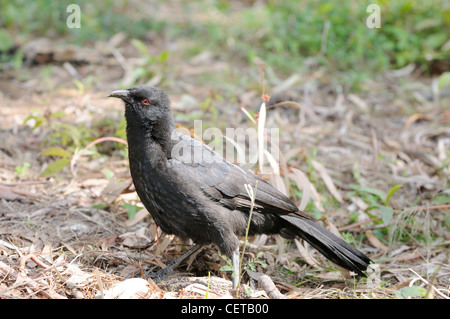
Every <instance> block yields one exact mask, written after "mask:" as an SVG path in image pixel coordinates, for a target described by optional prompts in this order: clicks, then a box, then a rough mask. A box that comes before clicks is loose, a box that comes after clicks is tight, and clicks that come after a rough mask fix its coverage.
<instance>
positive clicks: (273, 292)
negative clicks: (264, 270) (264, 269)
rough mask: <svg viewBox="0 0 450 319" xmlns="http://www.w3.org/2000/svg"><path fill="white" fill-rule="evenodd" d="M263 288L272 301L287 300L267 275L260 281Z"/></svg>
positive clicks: (262, 276) (260, 278)
mask: <svg viewBox="0 0 450 319" xmlns="http://www.w3.org/2000/svg"><path fill="white" fill-rule="evenodd" d="M258 282H259V284H260V285H261V287H262V288H263V289H264V291H265V292H266V293H267V295H268V296H269V298H270V299H287V297H286V296H285V295H283V294H282V293H281V292H280V291H279V290H278V289H277V287H276V286H275V284H274V283H273V281H272V279H271V278H270V277H269V276H267V275H261V277H259V280H258Z"/></svg>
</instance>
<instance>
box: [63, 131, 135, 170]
mask: <svg viewBox="0 0 450 319" xmlns="http://www.w3.org/2000/svg"><path fill="white" fill-rule="evenodd" d="M104 141H113V142H118V143H122V144H125V145H127V146H128V143H127V141H125V140H123V139H121V138H118V137H114V136H107V137H101V138H99V139H96V140H95V141H93V142H91V143H89V144H88V145H87V146H86V147H85V148H83V149H82V150H81V151H79V152H78V153H76V154H74V156H73V158H72V160H71V161H70V171H71V172H72V175H73V176H74V177H76V176H77V175H76V173H75V162H76V161H77V160H78V157H80V154H82V153H83V152H84V151H86V150H88V149H89V148H91V147H92V146H94V145H95V144H98V143H101V142H104Z"/></svg>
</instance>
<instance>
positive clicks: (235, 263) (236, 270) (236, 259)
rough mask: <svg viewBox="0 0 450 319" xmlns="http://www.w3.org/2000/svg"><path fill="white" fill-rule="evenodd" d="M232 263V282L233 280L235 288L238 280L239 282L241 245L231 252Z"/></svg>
mask: <svg viewBox="0 0 450 319" xmlns="http://www.w3.org/2000/svg"><path fill="white" fill-rule="evenodd" d="M231 265H232V266H233V270H234V272H233V275H232V282H233V289H236V288H237V285H238V282H239V275H240V274H239V270H240V269H239V247H238V248H237V249H236V250H235V251H233V252H232V254H231Z"/></svg>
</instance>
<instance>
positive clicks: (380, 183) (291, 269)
mask: <svg viewBox="0 0 450 319" xmlns="http://www.w3.org/2000/svg"><path fill="white" fill-rule="evenodd" d="M111 41H113V39H112V40H111ZM118 43H119V44H120V45H119V44H114V43H113V44H111V45H110V46H105V50H104V51H99V52H89V55H84V53H83V52H77V50H78V48H77V47H70V50H71V54H73V55H72V57H75V58H76V59H77V61H79V60H80V59H81V60H83V59H84V57H86V59H87V61H85V62H83V63H81V64H76V65H75V67H74V66H73V65H71V66H72V68H75V71H76V73H74V72H73V70H72V68H70V67H68V65H67V64H65V66H64V63H71V61H72V62H73V60H71V61H66V60H65V59H67V58H66V56H68V54H65V53H64V51H63V52H59V53H58V54H57V55H55V56H57V57H58V59H60V60H58V63H60V65H58V64H55V65H54V66H53V68H54V69H55V70H59V71H60V72H55V74H58V75H59V78H54V79H52V80H50V82H49V83H47V85H48V87H45V86H43V83H38V82H36V81H35V82H29V83H28V85H29V86H30V88H31V90H32V91H33V96H32V97H31V99H32V101H31V102H32V104H33V105H34V106H35V107H36V108H40V109H42V110H45V111H46V112H57V111H62V112H65V113H66V114H67V115H69V116H71V117H72V118H78V119H80V118H83V121H86V122H91V121H94V119H95V118H96V119H98V118H99V117H102V116H107V115H110V114H111V112H112V111H117V112H118V114H120V106H119V105H115V104H113V103H112V102H111V101H110V100H108V99H106V98H105V97H104V96H105V95H106V92H107V91H108V90H110V89H114V88H117V87H118V86H119V84H120V83H121V77H122V76H123V74H124V72H125V73H126V74H129V73H127V72H131V71H130V70H131V69H132V68H133V66H134V65H133V63H135V60H133V57H132V56H129V52H130V49H129V46H130V45H128V47H127V46H126V45H125V44H124V43H123V41H118ZM30 45H32V44H30ZM49 47H50V48H52V45H50V46H49ZM108 48H109V50H110V51H109V52H108ZM30 50H31V49H30ZM59 50H61V49H59ZM111 52H112V53H111ZM105 56H107V57H108V59H106V60H104V59H103V57H105ZM30 57H31V58H32V56H31V55H30ZM101 60H104V63H100V62H99V61H101ZM214 63H217V68H214V67H213V66H212V65H214ZM92 64H94V65H96V67H98V68H101V70H102V71H103V72H105V74H106V75H107V76H105V80H104V82H100V80H99V81H98V82H97V83H96V88H85V89H84V90H76V89H73V85H72V83H73V79H74V77H78V76H79V75H80V74H85V72H87V73H89V72H91V70H92V68H91V65H92ZM43 67H45V63H41V64H39V63H37V65H35V66H32V67H31V66H30V67H29V71H30V72H32V73H33V74H36V76H38V74H39V72H41V70H42V68H43ZM227 67H229V66H228V65H227V63H226V62H224V61H215V60H214V56H211V54H210V53H208V52H204V54H203V55H202V54H199V55H198V56H197V59H195V64H191V65H183V64H182V63H180V65H179V67H178V68H179V70H178V71H179V72H178V74H183V78H182V79H180V78H178V77H177V75H176V74H177V72H174V75H173V78H169V79H170V80H172V81H173V83H175V82H176V81H177V82H178V83H179V84H180V87H183V85H184V86H185V87H190V88H192V90H190V91H189V92H190V93H189V94H192V95H194V94H197V95H195V98H194V100H201V99H202V98H206V97H208V96H207V95H205V94H204V93H202V92H207V90H205V88H204V87H202V86H201V85H200V84H198V86H193V84H192V83H196V81H195V79H196V78H197V77H198V76H199V75H202V74H204V73H206V74H207V73H210V72H211V71H210V70H216V69H224V68H227ZM69 70H72V71H70V72H69ZM124 70H125V71H124ZM193 70H194V71H195V72H194V71H193ZM212 72H215V71H212ZM5 76H6V75H5ZM52 81H58V82H59V83H61V84H60V86H61V87H62V88H63V89H61V90H59V91H51V88H52V87H54V85H55V83H56V82H52ZM272 81H273V80H272ZM315 81H317V79H310V78H306V77H303V76H302V75H295V76H294V77H293V78H292V79H289V78H288V79H286V80H285V81H282V80H280V82H279V83H270V82H269V83H270V84H269V85H268V84H267V81H266V91H267V92H268V93H271V92H270V85H272V87H274V88H276V90H275V93H276V95H274V96H272V98H271V100H270V101H268V102H266V103H267V104H266V107H265V108H264V109H263V112H265V113H264V114H261V115H262V120H263V121H264V122H263V123H261V122H258V121H256V120H249V118H248V117H251V116H252V115H251V114H250V113H249V111H251V110H252V111H255V112H258V110H259V111H260V110H261V108H260V105H261V104H258V103H257V101H255V100H254V99H252V98H249V97H256V96H258V94H255V93H254V92H252V90H249V91H247V92H245V91H241V92H238V93H236V94H237V96H236V98H237V99H238V100H239V101H242V104H241V105H235V106H234V107H235V110H236V113H239V112H240V115H239V116H237V115H236V116H235V117H233V119H234V118H240V121H241V122H240V123H245V124H244V125H247V126H254V127H255V126H256V125H263V126H265V127H278V128H281V130H280V141H279V145H276V147H279V149H280V153H281V155H282V156H283V160H280V162H279V163H276V162H274V161H273V159H271V163H270V164H271V166H272V167H275V172H276V174H274V175H273V176H272V177H271V180H272V182H273V184H274V185H275V186H276V187H277V188H279V189H280V190H281V191H283V192H285V193H287V194H289V195H291V197H293V198H294V200H295V201H296V202H297V204H298V206H299V207H300V208H301V209H313V210H316V212H315V214H318V215H319V216H320V217H325V216H326V224H328V226H329V227H330V228H332V229H337V230H340V231H343V230H344V231H345V234H346V235H348V236H349V238H347V239H350V240H352V241H353V243H354V244H355V245H357V246H358V248H359V249H361V250H362V251H363V252H365V253H366V254H367V255H369V256H370V257H371V258H372V259H373V260H375V261H376V264H375V265H373V266H372V269H371V270H370V272H369V274H368V278H367V279H364V280H361V281H360V282H356V281H354V280H353V279H351V278H348V275H345V276H344V275H343V274H342V273H340V272H339V271H337V270H336V268H335V267H334V266H333V265H332V264H330V263H329V262H327V261H326V260H324V259H323V258H322V257H321V256H320V255H319V254H318V253H317V252H316V251H314V250H313V249H311V248H310V247H309V245H308V244H306V243H302V242H300V241H294V242H286V241H284V240H282V239H280V237H278V236H265V235H264V236H257V237H253V238H250V241H249V243H248V246H247V247H248V249H247V253H246V262H249V263H250V262H251V261H252V260H253V261H254V260H255V258H256V256H257V253H258V252H261V251H262V252H264V253H263V254H262V257H260V258H262V259H263V260H264V263H265V264H266V267H265V268H263V267H262V266H261V264H260V263H254V265H253V266H254V270H249V274H250V271H252V273H251V274H250V275H246V276H244V278H243V279H244V281H243V283H244V284H243V287H242V291H243V292H242V293H240V297H241V298H268V297H269V295H271V296H274V295H277V293H276V292H274V290H273V286H272V285H271V284H272V283H274V284H275V285H276V288H277V289H278V290H279V292H281V293H282V294H283V295H284V296H287V297H289V298H363V299H364V298H423V297H428V298H449V295H450V291H449V287H450V279H449V278H450V276H449V274H450V267H449V251H448V245H449V240H450V234H449V229H448V220H449V214H448V213H449V210H450V202H449V200H448V199H449V197H450V194H449V192H448V189H446V187H448V185H449V182H450V180H449V176H450V171H449V170H450V168H449V163H450V159H449V156H450V152H449V148H450V125H449V119H448V117H445V116H443V115H444V112H448V110H444V106H445V105H449V103H448V102H449V98H448V97H447V98H445V97H443V98H442V99H441V100H440V101H439V102H436V101H430V100H427V99H421V100H417V101H414V102H411V100H410V99H409V97H407V96H406V92H403V91H402V90H401V89H400V88H399V85H400V84H398V83H399V82H394V81H393V80H392V79H391V80H390V81H386V83H384V84H377V85H378V86H379V87H381V88H382V89H384V90H386V91H389V92H391V93H390V94H389V95H384V96H383V95H381V96H380V94H379V93H377V92H373V93H371V92H370V91H367V92H364V93H361V94H358V95H357V94H348V95H345V94H343V93H337V94H330V93H329V92H330V91H332V88H331V87H330V86H327V84H324V85H322V86H319V85H317V83H316V82H315ZM187 83H189V85H188V84H187ZM6 86H7V87H6ZM10 87H11V84H7V85H6V84H5V82H4V81H0V99H1V101H2V102H3V103H2V105H4V107H2V109H1V110H0V115H1V120H0V121H1V127H2V130H1V131H0V140H1V141H2V142H1V144H0V221H1V222H0V298H52V299H59V298H206V296H208V298H231V294H230V286H231V284H230V282H229V280H225V279H229V278H230V274H229V273H227V272H224V271H220V268H221V267H222V266H223V265H224V261H223V260H222V258H221V257H220V256H219V255H218V253H217V250H216V248H215V247H206V248H205V249H204V250H203V251H202V252H201V253H199V254H198V256H197V257H196V258H195V260H191V261H190V263H189V264H188V265H186V266H184V268H183V267H181V269H180V272H181V274H185V275H189V276H187V277H185V276H180V274H178V275H176V276H174V277H173V278H169V279H168V280H166V281H164V282H162V283H159V284H155V283H154V282H153V281H152V280H151V279H149V280H148V281H147V280H144V279H143V274H144V273H147V272H152V271H157V270H159V269H160V268H162V267H164V266H165V265H167V264H168V263H170V261H172V260H174V259H175V258H176V257H177V256H178V255H179V254H180V253H181V252H182V251H183V250H184V249H186V247H188V245H190V244H191V243H189V242H182V241H180V240H179V239H177V238H175V237H173V236H167V235H164V234H161V232H160V231H159V229H158V228H157V227H156V225H155V224H154V223H153V221H152V219H151V218H150V217H149V216H148V214H147V213H146V211H145V210H144V209H142V210H138V211H137V212H136V214H135V215H134V217H133V218H131V219H130V218H129V216H128V212H127V211H126V209H125V208H124V207H123V203H130V204H132V205H136V206H137V207H139V205H141V204H140V202H139V200H138V198H137V195H136V194H135V192H134V189H133V186H132V183H131V179H130V177H129V175H128V170H127V162H126V160H125V159H124V158H123V157H122V156H118V155H112V156H110V157H108V158H107V159H106V160H105V159H104V157H103V159H100V160H99V159H95V160H94V158H93V157H91V156H90V154H82V153H80V154H78V155H77V162H76V173H77V176H76V178H75V177H74V175H73V174H72V173H71V172H70V170H69V169H67V168H66V169H64V170H62V171H61V174H57V175H54V176H51V177H40V176H39V175H40V174H41V173H42V171H44V170H45V168H46V167H48V164H49V157H48V156H47V157H46V156H43V155H45V154H42V153H41V154H39V153H40V152H41V149H40V145H41V143H42V142H43V138H42V136H44V135H46V134H48V133H47V132H46V128H45V127H40V128H38V129H36V130H33V131H32V130H31V129H30V125H31V124H30V125H28V124H27V125H25V126H23V125H22V123H23V121H24V120H25V119H26V117H27V116H28V115H29V113H28V109H26V108H24V107H23V105H28V104H29V103H30V101H24V100H23V98H22V97H21V96H22V95H23V94H15V92H22V93H23V92H24V91H21V90H23V89H21V88H20V86H17V87H15V88H14V89H15V90H13V91H10V90H9V89H10ZM97 92H99V93H98V94H97ZM327 92H328V93H327ZM202 94H203V95H202ZM171 96H172V99H173V101H174V108H175V109H179V108H180V107H181V106H180V105H181V104H179V103H181V101H182V99H181V94H180V92H179V91H177V90H174V91H173V93H171ZM283 96H288V97H289V100H291V101H293V102H292V103H287V104H286V105H277V106H275V107H272V106H271V105H275V104H276V101H277V99H281V100H283V99H284V98H283ZM191 97H193V96H191ZM271 101H275V102H273V103H272V102H271ZM48 102H51V103H48ZM249 103H256V104H258V106H257V107H256V108H255V104H249ZM271 103H272V104H271ZM405 103H406V104H407V105H406V106H405ZM49 105H50V106H49ZM296 105H301V107H297V106H296ZM396 105H402V109H405V108H406V109H407V110H406V111H403V112H402V111H401V110H393V109H392V108H393V107H395V106H396ZM16 106H19V107H16ZM217 108H218V111H219V112H223V113H224V114H226V111H224V110H221V109H220V108H221V104H220V103H218V106H217ZM241 109H242V110H245V112H241V111H240V110H241ZM93 110H95V111H93ZM181 111H182V112H186V113H188V112H189V111H190V110H189V109H185V110H183V109H181ZM445 114H447V113H445ZM206 115H207V114H206ZM259 120H261V118H260V119H259ZM187 125H189V124H187ZM226 125H227V126H228V127H234V126H236V122H232V119H231V118H230V122H228V123H226ZM260 132H262V130H260ZM100 137H104V136H99V138H100ZM262 138H264V137H263V136H262V135H260V136H259V139H260V142H261V141H262ZM312 150H314V151H312ZM46 152H50V153H48V154H50V155H53V156H55V155H60V156H61V155H62V156H63V158H66V157H68V156H69V155H70V154H68V153H67V152H66V151H65V150H64V149H57V148H53V149H47V151H46ZM264 155H265V154H264V153H260V154H259V155H258V156H260V157H264ZM266 156H267V154H266ZM308 161H309V162H308ZM24 162H28V163H30V167H29V169H28V171H27V172H26V175H24V176H22V177H20V176H18V173H17V170H16V169H15V168H16V167H17V166H18V165H21V164H22V163H24ZM308 163H309V164H308ZM72 167H73V166H72ZM104 168H107V169H108V170H110V171H112V172H114V176H115V178H112V179H108V178H107V177H106V176H105V174H102V173H101V172H102V170H103V169H104ZM72 171H73V169H72ZM351 184H356V185H358V187H356V188H354V187H353V188H352V187H350V185H351ZM397 185H401V187H397ZM393 187H397V188H395V189H394V190H393ZM370 189H372V190H377V191H378V192H379V193H378V194H384V195H383V196H384V201H383V200H382V198H380V196H378V195H377V194H376V192H373V191H370ZM390 191H391V192H390ZM299 192H300V193H301V194H302V198H299V197H298V196H297V194H299ZM388 194H389V199H388V198H387V196H388ZM382 207H390V208H392V214H390V215H389V218H388V219H386V216H387V215H386V211H384V213H385V214H384V215H382V214H381V212H382V211H383V209H382ZM141 208H142V207H141ZM446 223H447V224H446ZM445 225H447V226H445ZM361 236H363V237H364V238H362V239H361V238H360V237H361ZM209 274H210V275H209ZM258 274H259V275H258ZM261 274H264V276H266V277H269V278H270V280H271V282H269V283H268V284H267V286H268V287H269V286H270V289H269V288H268V289H269V290H270V293H267V292H264V289H263V288H261V285H264V283H262V284H261V283H260V284H258V279H255V278H261ZM264 278H265V277H264Z"/></svg>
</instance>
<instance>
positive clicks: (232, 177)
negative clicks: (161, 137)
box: [168, 134, 298, 214]
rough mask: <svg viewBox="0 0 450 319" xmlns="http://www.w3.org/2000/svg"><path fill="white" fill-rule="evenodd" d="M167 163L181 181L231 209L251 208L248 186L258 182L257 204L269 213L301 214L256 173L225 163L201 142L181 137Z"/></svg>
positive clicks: (179, 136) (289, 201)
mask: <svg viewBox="0 0 450 319" xmlns="http://www.w3.org/2000/svg"><path fill="white" fill-rule="evenodd" d="M177 138H178V141H177V143H176V144H175V146H174V147H173V149H172V157H171V158H170V159H169V161H168V165H169V168H170V169H171V170H173V171H175V172H177V173H178V174H177V175H178V178H181V179H183V180H184V181H186V182H187V183H191V184H195V186H196V187H198V188H200V189H201V190H202V191H203V192H204V193H205V194H206V195H207V196H208V197H210V198H211V199H213V200H216V201H219V202H221V203H222V204H223V205H224V206H226V207H228V208H230V209H238V208H239V207H250V206H251V199H250V196H249V194H248V192H247V189H246V187H245V184H249V185H250V186H251V187H252V188H253V189H254V188H255V185H256V181H258V185H257V190H256V196H255V205H256V207H260V208H264V210H268V211H270V212H274V213H279V214H288V213H293V212H296V211H298V209H297V207H296V206H295V205H294V203H293V202H292V201H291V200H290V199H289V198H287V197H286V196H285V195H284V194H282V193H281V192H280V191H278V190H277V189H275V188H274V187H273V186H272V185H270V184H269V183H267V182H266V181H265V180H263V179H261V178H260V177H258V176H257V175H255V174H254V173H253V172H251V171H248V170H244V169H242V168H240V167H239V166H237V165H234V164H232V163H230V162H228V161H226V160H225V159H224V158H223V157H222V156H220V155H219V154H217V153H216V152H215V151H214V150H213V149H211V148H210V147H208V146H207V145H205V144H203V143H202V142H201V141H198V140H195V139H192V138H190V137H188V136H186V135H183V134H179V135H178V137H177Z"/></svg>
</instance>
